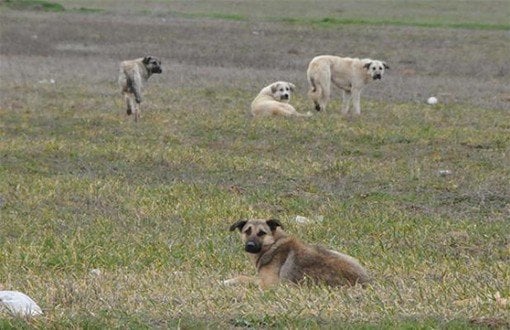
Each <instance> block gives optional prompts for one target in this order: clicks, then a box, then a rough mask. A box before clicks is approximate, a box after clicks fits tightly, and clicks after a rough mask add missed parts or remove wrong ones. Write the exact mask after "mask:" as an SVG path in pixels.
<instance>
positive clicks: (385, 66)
mask: <svg viewBox="0 0 510 330" xmlns="http://www.w3.org/2000/svg"><path fill="white" fill-rule="evenodd" d="M382 64H383V66H384V68H385V69H389V68H390V66H389V65H388V64H386V62H382Z"/></svg>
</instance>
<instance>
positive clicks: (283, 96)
mask: <svg viewBox="0 0 510 330" xmlns="http://www.w3.org/2000/svg"><path fill="white" fill-rule="evenodd" d="M269 87H270V89H271V96H272V97H273V98H274V99H275V100H277V101H280V102H289V101H290V96H291V94H292V92H294V89H296V86H295V85H294V84H292V83H289V82H286V81H277V82H275V83H273V84H271V85H270V86H269Z"/></svg>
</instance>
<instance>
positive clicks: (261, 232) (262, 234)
mask: <svg viewBox="0 0 510 330" xmlns="http://www.w3.org/2000/svg"><path fill="white" fill-rule="evenodd" d="M265 234H266V233H265V232H263V231H259V232H258V234H257V236H258V237H262V236H264V235H265Z"/></svg>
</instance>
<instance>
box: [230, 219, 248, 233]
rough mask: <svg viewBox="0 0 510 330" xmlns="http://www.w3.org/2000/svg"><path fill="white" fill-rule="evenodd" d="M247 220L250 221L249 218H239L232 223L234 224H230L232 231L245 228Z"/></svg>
mask: <svg viewBox="0 0 510 330" xmlns="http://www.w3.org/2000/svg"><path fill="white" fill-rule="evenodd" d="M247 222H248V221H247V220H239V221H237V222H236V223H234V224H232V226H230V231H234V230H236V229H239V231H241V229H243V227H244V225H245V224H246V223H247Z"/></svg>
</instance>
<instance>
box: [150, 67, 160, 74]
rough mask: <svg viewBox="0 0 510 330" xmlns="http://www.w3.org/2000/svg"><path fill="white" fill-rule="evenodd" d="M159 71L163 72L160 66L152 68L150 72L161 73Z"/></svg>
mask: <svg viewBox="0 0 510 330" xmlns="http://www.w3.org/2000/svg"><path fill="white" fill-rule="evenodd" d="M161 72H163V70H162V69H161V68H159V67H158V68H153V69H152V73H161Z"/></svg>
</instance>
